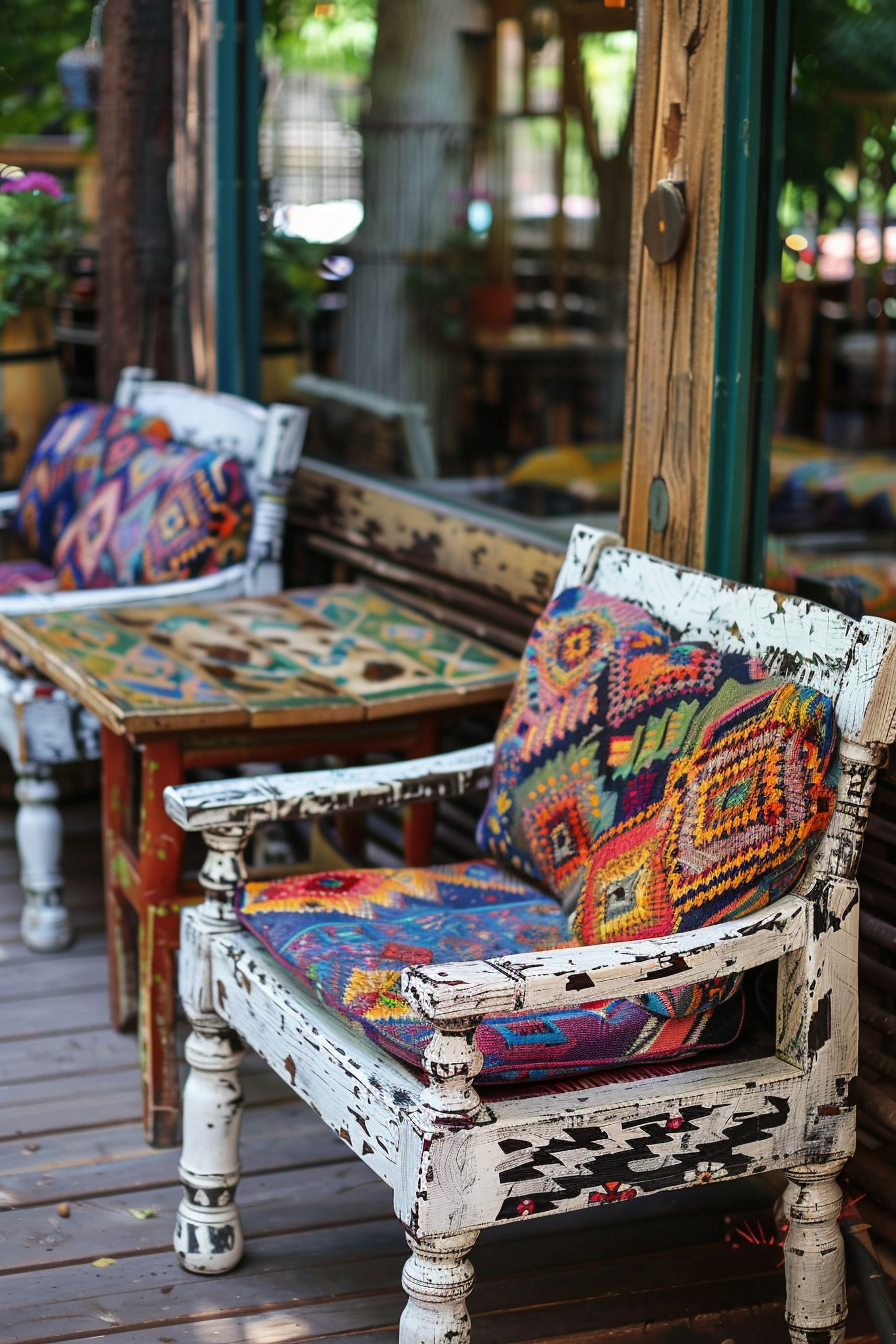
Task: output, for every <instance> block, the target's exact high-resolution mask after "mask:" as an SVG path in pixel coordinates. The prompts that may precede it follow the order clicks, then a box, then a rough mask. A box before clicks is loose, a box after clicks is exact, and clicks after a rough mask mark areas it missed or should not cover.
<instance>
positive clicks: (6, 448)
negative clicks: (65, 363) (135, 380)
mask: <svg viewBox="0 0 896 1344" xmlns="http://www.w3.org/2000/svg"><path fill="white" fill-rule="evenodd" d="M80 237H81V220H80V216H79V213H78V209H77V206H76V205H75V203H74V202H73V201H72V200H70V199H69V198H68V197H66V195H65V193H64V192H63V190H62V185H61V183H60V182H59V181H58V180H57V179H56V178H55V177H53V176H51V174H49V173H22V174H21V175H19V176H15V177H12V176H10V177H6V178H4V179H3V180H2V182H0V374H2V382H0V436H2V449H3V457H4V460H3V485H4V486H9V485H14V484H16V483H17V482H18V480H19V478H20V477H21V474H22V471H23V470H24V468H25V465H26V464H27V462H28V458H29V457H30V456H31V452H32V449H33V448H34V445H35V444H36V443H37V439H38V436H39V434H40V432H41V430H42V428H43V426H44V424H45V423H46V421H47V420H48V419H49V418H50V416H51V415H52V414H53V412H54V411H55V410H56V408H57V407H58V405H59V403H60V401H61V400H62V398H63V396H64V394H65V384H64V382H63V378H62V366H61V364H60V361H59V357H58V354H57V351H56V345H55V341H54V337H53V323H52V318H51V315H50V309H49V306H48V304H49V300H50V299H51V297H52V295H53V294H58V293H59V292H60V291H61V290H63V289H65V287H66V285H67V284H68V279H69V275H68V268H69V263H70V261H71V258H72V255H73V253H74V251H75V248H76V247H77V245H78V243H79V241H80Z"/></svg>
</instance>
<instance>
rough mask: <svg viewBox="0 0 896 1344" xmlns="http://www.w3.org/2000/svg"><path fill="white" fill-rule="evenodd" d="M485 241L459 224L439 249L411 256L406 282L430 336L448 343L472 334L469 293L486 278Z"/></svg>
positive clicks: (456, 341)
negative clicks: (470, 332) (470, 331)
mask: <svg viewBox="0 0 896 1344" xmlns="http://www.w3.org/2000/svg"><path fill="white" fill-rule="evenodd" d="M486 261H487V258H486V251H485V245H484V241H483V240H482V239H480V238H476V237H475V236H474V235H472V233H471V231H470V230H469V229H468V228H466V226H458V228H457V229H456V230H455V231H454V233H453V234H452V235H451V236H450V237H449V238H448V239H447V240H446V242H445V246H444V247H442V248H440V249H439V251H438V252H419V253H417V254H416V255H415V256H413V257H409V258H408V265H407V266H406V269H405V284H406V286H407V291H408V295H409V297H410V299H411V301H412V302H413V303H414V305H415V307H416V310H417V316H418V318H419V320H420V324H421V328H422V330H423V331H424V332H425V333H426V335H427V336H428V337H429V339H430V340H434V341H436V342H440V343H442V344H445V345H455V344H457V343H458V342H463V341H465V340H466V339H467V337H468V336H469V314H468V311H467V310H468V295H469V292H470V289H471V288H472V287H473V286H474V285H481V284H483V283H484V281H485V279H486Z"/></svg>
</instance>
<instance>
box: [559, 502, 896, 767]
mask: <svg viewBox="0 0 896 1344" xmlns="http://www.w3.org/2000/svg"><path fill="white" fill-rule="evenodd" d="M614 540H615V539H614V538H613V537H612V536H610V535H609V534H608V533H604V532H598V531H597V530H596V529H594V528H589V527H584V526H577V527H576V528H575V529H574V531H573V535H572V537H571V538H570V544H569V548H568V551H567V556H566V559H565V561H564V564H563V567H562V569H561V571H560V574H559V575H558V578H557V583H556V586H555V589H554V591H555V593H557V592H561V591H562V590H563V589H565V588H570V587H573V586H575V585H577V584H582V583H586V584H588V585H589V586H590V587H592V588H594V589H595V590H597V591H599V592H602V593H607V594H609V595H610V596H612V597H619V598H623V599H627V600H628V601H630V602H636V603H638V605H640V606H642V607H643V608H644V609H645V610H646V611H647V612H649V613H650V615H651V616H654V617H655V618H656V619H657V620H660V621H663V622H665V623H666V624H667V625H669V626H671V627H672V628H673V629H674V630H676V631H677V633H678V635H679V636H680V637H681V638H688V639H694V640H705V641H706V642H707V643H710V644H712V645H714V646H715V647H716V648H718V649H721V650H722V651H723V652H740V653H747V654H752V655H755V656H756V657H758V658H760V659H761V660H762V662H763V663H764V664H765V666H766V668H767V669H768V671H769V673H770V674H771V675H778V676H785V677H787V678H789V679H790V680H791V681H795V682H797V683H798V684H800V685H803V686H811V687H813V688H814V689H815V690H817V691H821V692H822V693H823V694H825V695H827V696H829V697H830V698H831V700H832V701H833V703H834V709H835V713H836V717H837V726H838V728H839V729H840V733H841V735H842V736H843V737H844V738H847V739H849V740H851V741H852V742H857V743H862V744H864V745H865V746H868V747H875V746H885V745H887V744H888V743H889V742H891V741H892V740H893V737H894V735H896V624H894V623H893V622H892V621H885V620H881V619H880V618H879V617H875V616H864V617H862V619H861V620H854V619H853V618H852V617H850V616H846V615H844V614H843V613H842V612H839V611H833V610H832V609H831V608H829V607H823V606H820V605H818V603H815V602H810V601H808V600H807V599H806V598H801V597H791V596H787V595H785V594H783V593H773V592H771V591H770V590H769V589H767V588H753V587H750V586H749V585H748V584H738V583H732V582H731V581H730V580H728V579H720V578H717V577H716V576H715V575H712V574H704V573H701V572H700V571H698V570H692V569H685V568H684V567H683V566H681V565H676V564H672V563H671V562H670V561H668V560H661V559H659V558H658V557H656V556H652V555H646V554H644V553H643V552H641V551H630V550H628V549H627V548H625V547H623V546H618V545H614V544H613V542H614Z"/></svg>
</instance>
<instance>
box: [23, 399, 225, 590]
mask: <svg viewBox="0 0 896 1344" xmlns="http://www.w3.org/2000/svg"><path fill="white" fill-rule="evenodd" d="M17 525H18V530H19V534H20V536H21V538H22V540H23V541H24V542H25V544H26V546H28V548H29V550H30V551H31V552H32V555H33V556H35V557H36V559H32V560H29V561H28V562H27V566H31V567H30V568H29V567H25V568H23V562H21V561H9V562H7V563H6V564H4V565H0V592H2V593H4V594H9V593H32V592H37V591H40V592H53V591H56V590H63V591H66V590H71V589H84V588H111V587H128V586H131V585H136V584H152V583H164V582H174V581H178V580H181V579H188V578H196V577H199V576H200V575H204V574H213V573H216V572H218V571H219V570H222V569H225V568H227V567H228V566H229V565H233V564H236V563H238V562H239V561H241V560H243V559H244V558H245V556H246V553H247V550H248V544H249V534H250V530H251V525H252V499H251V496H250V494H249V490H248V486H247V483H246V480H245V477H244V474H243V469H242V466H241V464H240V463H239V461H237V460H236V459H232V458H224V457H222V456H221V455H220V454H218V453H215V452H212V451H209V450H203V449H197V448H192V447H189V446H188V445H185V444H181V443H177V442H175V441H173V440H172V438H171V434H170V431H169V429H168V426H167V425H166V424H165V423H164V421H162V420H159V419H157V418H150V417H147V416H143V415H139V414H137V413H136V412H134V411H131V410H121V409H117V408H115V407H108V406H99V405H96V404H95V403H92V402H74V403H72V404H70V405H68V406H66V407H64V408H63V409H62V411H60V413H59V414H58V415H57V416H56V418H55V419H54V421H53V423H52V424H51V425H50V427H49V428H48V430H47V431H46V433H45V434H44V436H43V438H42V439H41V441H40V443H39V444H38V446H37V448H36V449H35V452H34V455H33V456H32V459H31V462H30V463H29V466H28V469H27V471H26V473H25V476H24V478H23V481H22V485H21V487H20V491H19V513H18V519H17ZM38 562H39V563H40V564H41V565H43V566H44V567H45V568H44V570H42V571H41V572H40V574H38V571H37V569H36V568H33V566H35V565H37V564H38ZM36 584H40V587H36V586H35V585H36Z"/></svg>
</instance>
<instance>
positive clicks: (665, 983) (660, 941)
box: [401, 896, 812, 1022]
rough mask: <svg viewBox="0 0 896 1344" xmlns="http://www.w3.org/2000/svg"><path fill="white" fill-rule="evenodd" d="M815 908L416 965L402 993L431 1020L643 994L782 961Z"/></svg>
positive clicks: (801, 937)
mask: <svg viewBox="0 0 896 1344" xmlns="http://www.w3.org/2000/svg"><path fill="white" fill-rule="evenodd" d="M811 913H812V908H811V905H810V903H809V902H808V901H807V900H806V899H805V897H802V896H788V897H785V899H784V900H781V901H776V902H775V904H774V905H771V906H768V907H767V908H766V909H765V910H759V911H757V912H756V913H755V914H752V915H745V916H744V917H743V918H742V919H734V920H730V921H728V922H727V923H725V924H715V925H712V926H711V927H709V928H705V929H694V930H692V931H691V932H689V933H676V934H672V935H670V936H669V937H667V938H642V939H638V940H635V941H631V942H627V943H602V944H600V945H598V946H593V947H573V948H561V949H558V950H556V951H551V952H529V953H519V954H517V955H515V956H511V957H495V958H494V959H493V960H491V961H457V962H444V963H442V964H441V965H435V966H410V967H408V969H407V970H405V971H403V972H402V976H401V992H402V994H403V995H404V997H405V998H406V999H407V1000H408V1001H409V1002H410V1003H412V1004H413V1006H414V1007H415V1008H416V1009H418V1011H419V1012H420V1013H422V1015H423V1016H424V1017H426V1018H428V1019H429V1021H431V1022H449V1021H451V1020H452V1019H454V1018H460V1017H485V1016H488V1017H493V1016H495V1015H504V1014H507V1013H521V1012H528V1011H535V1010H541V1009H545V1008H550V1009H557V1008H575V1007H577V1006H579V1005H581V1004H584V1003H592V1002H594V1000H595V999H615V998H635V997H636V996H637V995H639V994H650V993H652V992H653V991H655V990H663V989H674V988H676V987H677V986H679V985H688V984H691V983H694V982H697V981H700V980H712V979H715V978H716V977H717V976H725V975H733V974H736V973H738V972H740V971H745V970H748V969H749V968H750V967H751V966H761V965H762V963H763V962H766V961H777V960H778V958H779V957H782V956H784V954H785V953H786V952H793V951H794V950H795V949H796V948H798V947H803V946H805V944H806V943H807V942H808V941H809V936H810V932H809V931H810V927H811V925H810V923H809V921H810V918H811Z"/></svg>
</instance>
